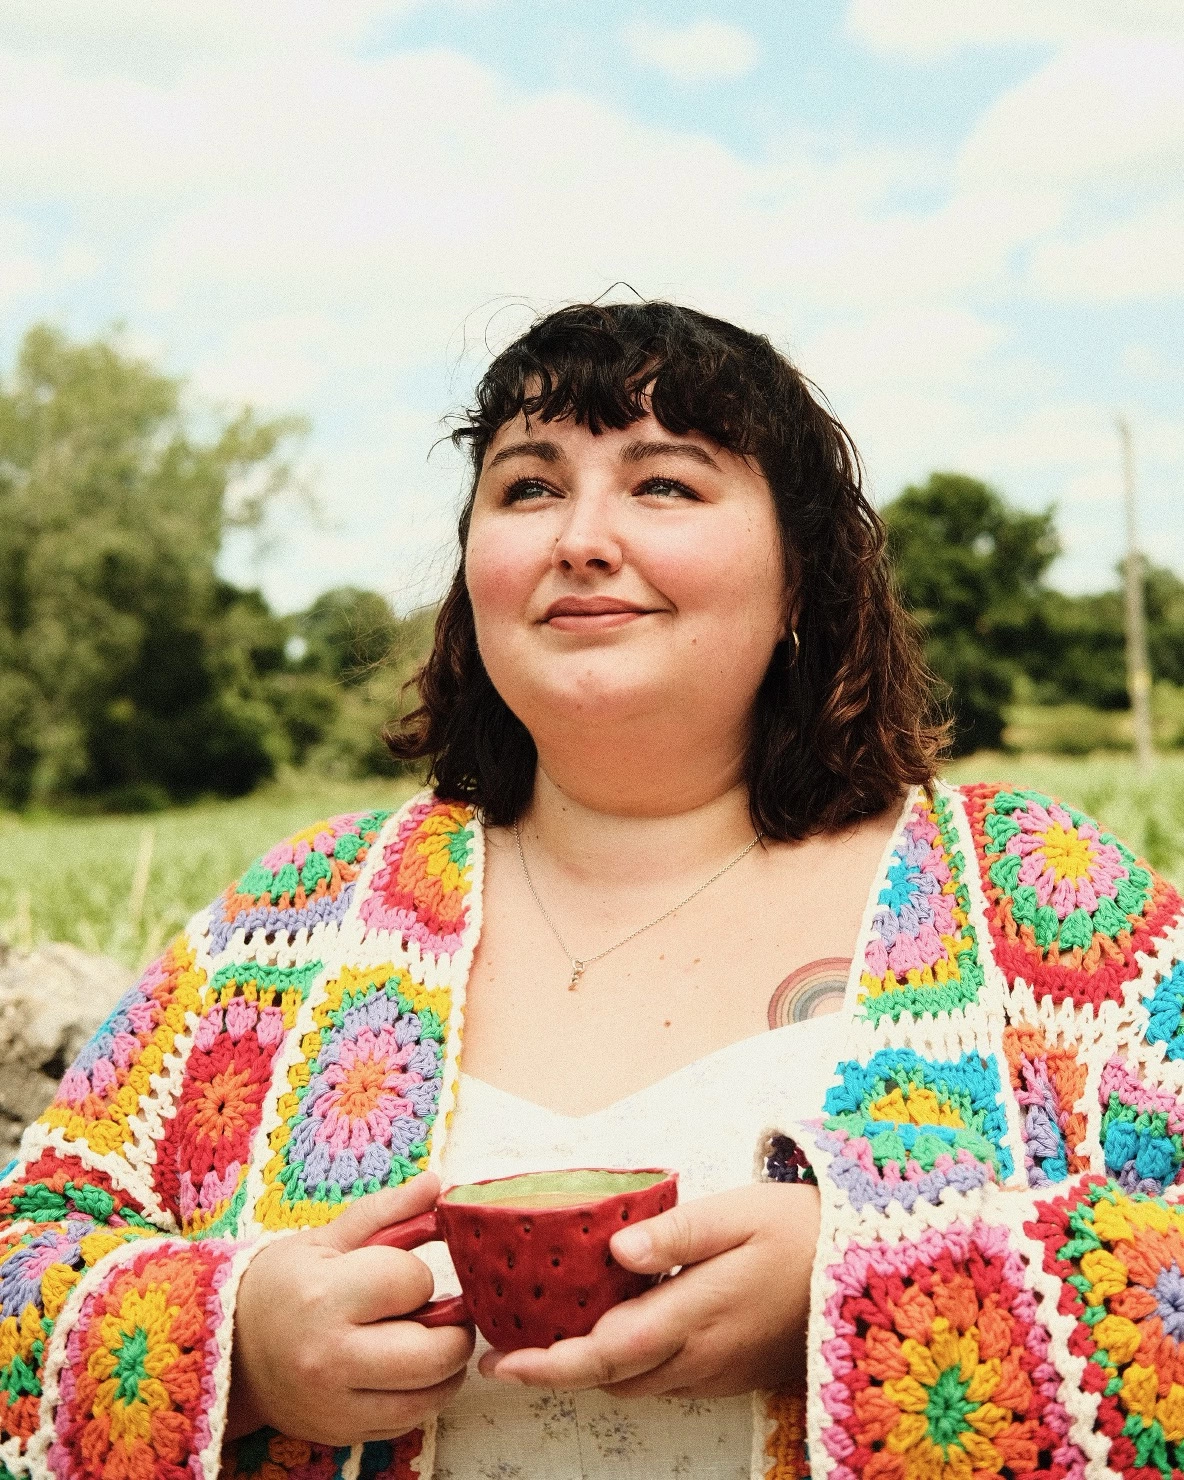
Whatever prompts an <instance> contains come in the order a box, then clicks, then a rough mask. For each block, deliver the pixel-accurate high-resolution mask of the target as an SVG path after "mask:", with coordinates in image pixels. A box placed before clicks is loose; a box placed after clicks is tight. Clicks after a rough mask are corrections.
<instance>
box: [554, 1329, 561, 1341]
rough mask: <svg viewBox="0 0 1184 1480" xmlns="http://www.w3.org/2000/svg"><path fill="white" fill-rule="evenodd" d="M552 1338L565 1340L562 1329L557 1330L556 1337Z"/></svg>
mask: <svg viewBox="0 0 1184 1480" xmlns="http://www.w3.org/2000/svg"><path fill="white" fill-rule="evenodd" d="M552 1340H554V1341H562V1340H563V1332H562V1331H556V1333H555V1335H554V1337H553V1338H552Z"/></svg>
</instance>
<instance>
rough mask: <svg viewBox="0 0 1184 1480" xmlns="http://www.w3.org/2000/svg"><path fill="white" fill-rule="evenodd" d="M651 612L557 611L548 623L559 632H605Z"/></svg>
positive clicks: (632, 609) (631, 610) (628, 610)
mask: <svg viewBox="0 0 1184 1480" xmlns="http://www.w3.org/2000/svg"><path fill="white" fill-rule="evenodd" d="M648 616H649V612H644V611H636V610H635V609H634V608H632V607H630V608H628V609H624V608H618V610H616V611H608V612H556V614H555V615H554V616H553V617H548V618H547V621H546V625H547V626H548V627H552V628H554V629H555V630H556V631H558V632H603V631H606V630H607V629H608V628H610V627H624V626H626V625H627V624H628V623H629V622H636V621H637V619H638V617H648Z"/></svg>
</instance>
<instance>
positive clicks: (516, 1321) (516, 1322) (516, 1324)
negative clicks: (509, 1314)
mask: <svg viewBox="0 0 1184 1480" xmlns="http://www.w3.org/2000/svg"><path fill="white" fill-rule="evenodd" d="M514 1330H515V1331H521V1330H522V1317H521V1316H515V1317H514Z"/></svg>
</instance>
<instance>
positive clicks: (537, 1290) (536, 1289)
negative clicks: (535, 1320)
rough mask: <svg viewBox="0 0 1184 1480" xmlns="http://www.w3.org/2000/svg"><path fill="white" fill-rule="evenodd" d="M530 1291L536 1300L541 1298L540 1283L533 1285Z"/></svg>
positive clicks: (541, 1288) (541, 1289)
mask: <svg viewBox="0 0 1184 1480" xmlns="http://www.w3.org/2000/svg"><path fill="white" fill-rule="evenodd" d="M532 1293H533V1295H534V1298H535V1299H536V1300H541V1299H542V1298H543V1287H542V1285H536V1286H535V1287H534V1290H533V1292H532Z"/></svg>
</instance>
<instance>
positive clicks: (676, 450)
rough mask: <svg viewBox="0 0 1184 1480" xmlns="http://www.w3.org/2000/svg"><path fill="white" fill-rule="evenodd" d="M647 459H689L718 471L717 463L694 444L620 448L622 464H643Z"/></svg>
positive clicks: (637, 444) (641, 444)
mask: <svg viewBox="0 0 1184 1480" xmlns="http://www.w3.org/2000/svg"><path fill="white" fill-rule="evenodd" d="M647 457H690V458H693V459H694V460H695V462H700V463H706V465H707V466H708V467H709V468H716V469H717V470H718V468H719V463H717V462H716V460H715V458H713V457H712V455H711V453H710V452H708V451H706V449H705V448H702V447H700V446H699V445H698V444H697V443H695V442H627V443H626V444H625V446H624V447H622V448H621V461H622V462H644V461H645V459H646V458H647Z"/></svg>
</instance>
